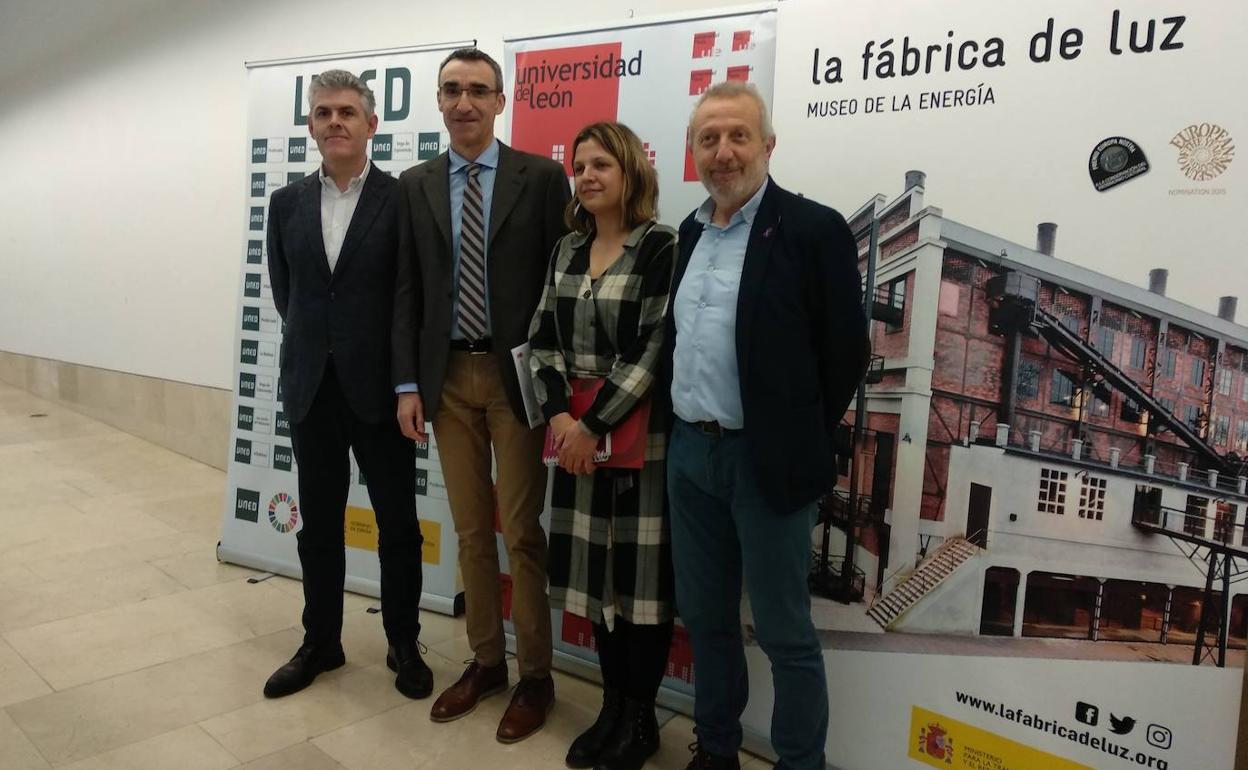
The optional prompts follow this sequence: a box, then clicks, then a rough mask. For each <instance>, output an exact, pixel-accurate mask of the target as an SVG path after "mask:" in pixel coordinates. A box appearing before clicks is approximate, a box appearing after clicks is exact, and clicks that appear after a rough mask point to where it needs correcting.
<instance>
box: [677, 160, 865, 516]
mask: <svg viewBox="0 0 1248 770" xmlns="http://www.w3.org/2000/svg"><path fill="white" fill-rule="evenodd" d="M768 181H769V184H768V187H767V191H766V192H765V193H764V194H763V199H762V201H761V203H760V205H759V207H758V213H757V214H756V215H755V217H754V222H753V224H752V226H751V227H750V237H749V242H748V245H747V246H746V252H745V265H744V267H743V268H742V271H741V287H740V292H739V294H738V296H737V326H736V345H737V367H738V370H739V375H740V381H741V405H742V409H743V412H744V415H745V438H746V441H747V442H748V445H749V449H748V456H749V457H750V460H751V462H752V463H753V465H754V470H755V472H756V474H757V477H758V480H759V485H760V487H761V488H762V491H763V494H764V495H765V496H766V498H767V500H768V502H769V503H770V504H771V506H772V507H773V508H775V509H776V510H777V511H783V512H789V511H794V510H796V509H798V508H800V507H802V506H804V505H806V504H808V503H811V502H813V501H814V500H816V499H818V498H819V497H820V496H821V495H823V494H824V493H826V492H828V491H829V490H831V489H832V487H833V486H834V485H835V483H836V465H835V461H834V457H833V445H834V435H835V433H836V429H837V425H838V424H839V423H840V421H841V417H842V416H843V415H844V414H845V410H846V408H848V406H849V403H850V401H852V400H853V397H854V393H855V391H856V389H857V387H858V383H859V381H860V380H861V379H862V377H863V375H864V374H865V372H866V368H867V361H868V359H869V357H870V353H871V343H870V339H869V338H868V336H867V322H866V316H865V314H864V313H863V309H862V288H861V285H862V278H861V276H860V275H859V273H858V248H857V245H856V244H855V242H854V238H853V235H852V234H851V232H850V230H849V226H848V225H847V224H846V223H845V219H844V218H843V217H842V216H841V215H840V214H838V213H837V212H836V211H834V210H833V209H830V208H828V207H827V206H823V205H821V204H819V203H816V202H814V201H812V200H808V199H806V198H803V197H801V196H798V195H794V194H793V193H791V192H788V191H787V190H784V189H782V188H781V187H780V186H779V185H777V184H776V183H775V182H774V181H772V180H770V179H769V180H768ZM701 236H702V225H701V224H700V223H698V222H697V221H696V220H695V219H694V217H693V214H690V215H689V216H688V217H686V218H685V221H684V222H682V223H681V225H680V254H679V257H678V260H677V263H676V271H675V277H674V279H673V282H672V291H671V300H670V303H669V305H668V311H669V312H668V322H667V324H668V335H667V338H668V343H667V344H668V346H669V353H670V352H671V351H674V348H675V342H676V325H675V323H676V322H675V315H674V313H673V312H672V308H673V304H672V303H674V302H675V299H676V292H677V290H678V289H679V287H680V281H681V280H682V279H683V278H684V274H685V269H686V268H687V267H688V265H689V258H690V256H691V255H692V254H693V249H694V247H695V246H697V243H698V239H699V238H700V237H701ZM666 359H667V360H668V361H669V362H670V360H671V356H670V355H669V356H667V357H666ZM665 374H666V376H665V378H664V383H665V391H664V392H665V393H666V395H667V397H668V398H670V394H671V376H672V371H671V367H670V364H669V366H668V368H667V369H666V372H665Z"/></svg>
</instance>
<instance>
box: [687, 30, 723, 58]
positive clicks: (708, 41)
mask: <svg viewBox="0 0 1248 770" xmlns="http://www.w3.org/2000/svg"><path fill="white" fill-rule="evenodd" d="M717 37H718V35H717V34H716V33H714V32H695V33H694V35H693V58H695V59H705V58H706V57H708V56H714V55H715V38H717Z"/></svg>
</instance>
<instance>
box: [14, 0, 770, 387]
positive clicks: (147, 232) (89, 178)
mask: <svg viewBox="0 0 1248 770" xmlns="http://www.w3.org/2000/svg"><path fill="white" fill-rule="evenodd" d="M750 4H751V5H757V3H750ZM734 5H742V3H740V2H734V1H733V0H669V1H668V2H660V1H659V0H641V1H639V2H634V3H631V4H629V5H622V4H619V3H612V2H608V1H607V0H584V1H583V2H578V3H575V4H571V5H570V4H568V3H566V2H558V0H538V2H531V3H514V2H503V0H462V1H461V2H455V3H438V4H433V3H413V2H399V1H398V0H378V2H374V3H370V4H366V5H364V6H356V8H358V9H359V10H351V11H345V10H344V6H342V5H340V4H336V3H328V2H324V1H323V0H316V1H315V2H289V1H285V0H277V1H274V2H267V3H248V2H241V0H220V1H219V2H214V3H201V2H192V1H191V0H170V2H166V3H158V2H155V0H110V2H107V3H98V2H93V1H92V0H56V1H54V2H46V1H45V0H4V3H3V4H2V6H0V71H2V72H4V73H5V74H4V76H3V77H0V137H3V141H2V142H0V168H2V169H4V176H5V181H4V183H3V184H0V212H3V213H2V214H0V350H2V351H9V352H13V353H21V354H25V355H33V356H40V357H44V358H51V359H56V360H62V361H69V362H73V363H78V364H86V365H90V366H97V367H101V368H105V369H113V370H118V371H124V372H131V373H135V374H143V375H148V376H153V377H160V378H164V379H170V380H178V381H181V382H189V383H194V384H198V385H208V386H214V387H221V388H228V387H230V385H231V383H230V379H231V372H232V368H231V362H232V360H233V351H232V350H231V347H232V345H233V333H234V324H235V321H236V318H235V315H236V308H237V304H238V295H239V288H238V280H239V265H240V262H241V253H240V249H241V248H242V242H241V239H242V224H243V221H244V217H245V213H244V203H245V196H246V185H247V177H246V162H247V150H248V146H247V135H246V125H245V124H246V114H245V99H246V71H245V69H244V66H243V63H244V62H245V61H251V60H261V59H273V58H285V57H297V56H304V55H311V54H318V53H334V52H342V51H357V50H366V49H376V48H390V47H397V46H408V45H420V44H426V43H439V42H444V41H458V40H470V39H473V38H476V39H477V40H478V41H479V45H480V47H482V48H483V49H485V50H486V51H488V52H490V53H491V54H493V55H494V56H496V57H497V58H498V59H500V60H501V59H502V52H503V42H502V40H503V37H504V35H506V36H518V35H531V34H539V33H543V32H548V31H560V30H567V29H573V28H581V27H585V26H590V25H611V24H614V23H617V22H623V21H626V20H627V19H628V18H629V17H630V16H633V17H636V18H646V17H654V16H659V15H666V14H672V13H679V12H684V11H695V10H700V9H709V8H724V7H731V6H734ZM428 91H429V93H428V97H429V98H430V99H432V98H433V84H432V83H430V84H428ZM682 119H683V117H682ZM502 125H503V124H502V122H501V121H500V123H499V129H500V130H501V128H502Z"/></svg>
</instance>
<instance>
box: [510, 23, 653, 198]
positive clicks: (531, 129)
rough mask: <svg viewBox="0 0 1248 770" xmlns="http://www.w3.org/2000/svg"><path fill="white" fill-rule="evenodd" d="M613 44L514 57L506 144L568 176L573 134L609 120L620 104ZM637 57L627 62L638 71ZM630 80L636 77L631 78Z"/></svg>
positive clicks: (617, 58)
mask: <svg viewBox="0 0 1248 770" xmlns="http://www.w3.org/2000/svg"><path fill="white" fill-rule="evenodd" d="M622 50H623V45H622V44H621V43H619V42H613V43H596V44H594V45H581V46H572V47H568V48H547V49H544V50H539V51H522V52H520V53H517V54H516V69H515V72H516V85H515V90H514V93H513V94H512V97H511V103H510V104H508V107H509V108H510V109H511V110H512V121H511V141H512V146H514V147H515V148H516V149H519V150H524V151H525V152H531V153H533V154H534V155H541V156H542V157H544V158H553V159H554V160H557V161H559V162H561V163H563V166H564V169H566V170H567V172H568V175H569V176H571V175H572V156H571V153H570V152H569V150H570V148H571V145H572V140H573V139H574V138H575V137H576V133H577V132H578V131H580V130H581V129H582V128H584V127H585V126H587V125H589V124H590V123H594V122H597V121H599V120H615V119H616V114H617V111H618V110H619V104H620V75H619V73H620V71H621V69H622V68H624V67H628V66H630V65H629V64H628V63H626V62H621V51H622ZM640 56H641V54H640V52H639V53H638V54H637V56H635V57H633V59H634V60H635V61H636V63H637V67H638V69H639V68H640ZM630 74H637V73H631V72H630Z"/></svg>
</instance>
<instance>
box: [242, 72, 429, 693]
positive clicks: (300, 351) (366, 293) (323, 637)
mask: <svg viewBox="0 0 1248 770" xmlns="http://www.w3.org/2000/svg"><path fill="white" fill-rule="evenodd" d="M308 102H309V108H310V109H309V115H308V130H309V132H310V133H311V134H312V137H313V138H314V139H315V140H316V144H317V147H318V148H319V149H320V152H321V157H322V159H323V163H322V166H321V169H320V171H319V172H318V173H316V174H312V175H309V176H307V177H304V178H303V179H301V180H299V181H297V182H294V183H292V184H289V185H287V186H286V187H283V188H282V189H280V190H278V191H277V192H275V193H273V197H272V200H271V202H270V204H269V229H268V252H269V253H268V259H269V277H270V282H271V283H272V286H273V302H274V304H275V305H276V306H277V311H278V313H280V314H281V316H282V320H283V321H284V322H285V326H284V331H283V333H282V355H281V377H282V389H283V401H284V405H285V408H286V413H287V415H288V416H289V417H290V427H291V442H292V444H293V448H294V453H295V461H296V463H297V464H298V466H299V505H300V508H301V510H302V512H303V528H302V529H301V530H300V531H299V533H298V536H297V537H298V541H299V563H300V564H301V565H302V567H303V596H304V610H303V627H304V638H303V645H302V646H300V648H299V651H298V652H296V653H295V656H294V657H293V658H292V659H291V660H290V662H289V663H287V664H286V665H284V666H282V667H281V668H279V669H278V670H277V671H276V672H275V673H274V674H273V675H272V676H271V677H270V678H269V680H268V682H267V683H266V684H265V686H264V694H265V695H267V696H269V697H279V696H282V695H289V694H290V693H293V692H296V691H298V690H301V689H303V688H304V687H307V686H308V685H309V684H311V683H312V680H313V679H314V678H316V675H317V674H319V673H320V672H322V671H328V670H330V669H334V668H337V667H338V666H341V665H342V664H343V663H344V662H345V656H344V654H343V650H342V641H341V635H342V590H343V579H344V578H345V575H346V556H345V553H344V529H343V515H344V511H345V509H346V504H347V491H348V489H349V488H350V483H351V478H350V476H351V473H350V469H351V466H350V460H349V458H348V454H347V453H348V451H349V450H350V451H354V453H355V457H356V459H357V461H358V462H359V464H360V469H361V471H362V472H363V474H364V477H365V480H366V483H367V484H368V496H369V499H370V500H371V501H372V504H373V509H374V511H375V513H376V516H377V527H378V540H379V544H378V549H377V555H378V557H379V559H380V560H381V609H382V621H383V624H384V626H385V631H386V638H387V640H388V641H389V643H390V652H389V654H388V655H387V662H388V663H389V665H390V667H391V668H393V669H395V670H397V672H398V676H397V678H396V680H395V687H396V688H398V690H399V692H401V693H403V694H404V695H406V696H408V697H409V698H424V697H427V696H428V695H429V694H430V693H431V692H432V689H433V674H432V672H431V671H430V670H429V667H428V666H427V665H425V663H424V661H423V660H421V657H420V652H419V650H418V648H417V647H418V646H417V637H418V636H419V634H420V622H419V616H418V612H419V603H420V594H421V544H422V542H423V541H422V538H421V533H420V524H419V522H418V521H417V519H416V475H415V447H414V446H413V444H412V443H411V442H410V441H407V440H406V439H404V438H403V436H402V434H401V433H400V432H399V430H398V428H397V427H396V426H395V424H394V421H393V418H392V415H393V414H394V408H395V396H394V391H393V389H392V388H391V385H390V343H389V335H390V325H391V320H392V311H391V308H392V306H393V298H394V279H395V249H396V248H397V246H398V235H397V230H396V224H395V222H396V216H395V204H394V199H395V196H394V190H395V187H396V185H397V183H396V182H395V180H394V179H393V178H392V177H391V176H390V175H389V174H387V173H386V172H384V171H382V170H381V169H379V168H377V167H376V166H374V165H372V163H371V162H370V161H369V159H368V156H367V147H368V141H369V139H370V138H371V137H372V136H373V134H374V133H375V132H376V130H377V116H376V114H374V112H373V110H374V106H375V100H374V97H373V92H372V91H371V90H369V88H368V87H367V86H365V85H364V84H363V83H362V82H360V80H359V79H358V78H356V77H355V76H354V75H352V74H351V73H349V72H345V71H343V70H329V71H327V72H324V73H322V74H321V75H318V76H316V77H314V78H313V79H312V83H311V86H310V88H309V90H308Z"/></svg>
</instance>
